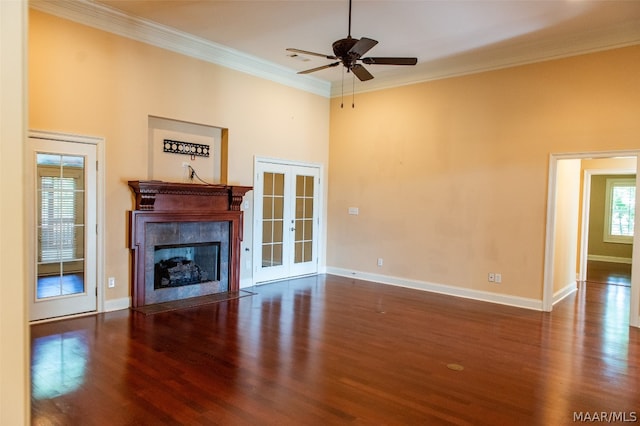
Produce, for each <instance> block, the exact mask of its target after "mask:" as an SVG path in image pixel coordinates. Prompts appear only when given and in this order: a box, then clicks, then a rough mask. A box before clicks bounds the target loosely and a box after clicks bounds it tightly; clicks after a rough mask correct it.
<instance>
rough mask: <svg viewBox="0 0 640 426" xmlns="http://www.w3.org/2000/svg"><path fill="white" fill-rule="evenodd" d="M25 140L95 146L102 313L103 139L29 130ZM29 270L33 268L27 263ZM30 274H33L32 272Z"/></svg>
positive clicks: (101, 305) (99, 305)
mask: <svg viewBox="0 0 640 426" xmlns="http://www.w3.org/2000/svg"><path fill="white" fill-rule="evenodd" d="M27 138H35V139H45V140H46V139H48V140H52V141H61V142H76V143H85V144H90V145H95V147H96V159H97V161H98V165H97V170H96V209H97V211H96V224H97V229H96V231H97V235H96V288H97V290H98V291H97V305H96V309H97V312H103V311H104V303H105V301H104V275H105V274H104V264H105V263H104V262H105V261H104V253H105V239H104V235H105V218H106V216H105V210H104V209H105V203H104V194H105V190H104V185H105V180H104V169H105V167H104V165H105V153H104V152H105V149H104V144H105V139H104V138H102V137H96V136H84V135H77V134H72V133H61V132H51V131H46V130H29V132H28V134H27ZM27 161H28V159H27ZM29 268H33V265H31V262H29ZM30 273H32V274H34V272H33V271H31V272H30Z"/></svg>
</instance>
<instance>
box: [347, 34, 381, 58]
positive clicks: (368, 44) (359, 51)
mask: <svg viewBox="0 0 640 426" xmlns="http://www.w3.org/2000/svg"><path fill="white" fill-rule="evenodd" d="M376 44H378V42H377V41H376V40H372V39H370V38H366V37H362V38H361V39H360V40H358V42H357V43H356V44H354V45H353V47H352V48H351V49H349V53H355V55H356V58H359V57H360V56H362V55H364V54H365V53H367V52H368V51H369V49H371V48H372V47H373V46H375V45H376Z"/></svg>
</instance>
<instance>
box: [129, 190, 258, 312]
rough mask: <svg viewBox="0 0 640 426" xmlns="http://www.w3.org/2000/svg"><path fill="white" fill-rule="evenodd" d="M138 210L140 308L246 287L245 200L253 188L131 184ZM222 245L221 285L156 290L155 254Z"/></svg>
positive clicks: (135, 285)
mask: <svg viewBox="0 0 640 426" xmlns="http://www.w3.org/2000/svg"><path fill="white" fill-rule="evenodd" d="M129 187H130V188H131V190H132V191H133V193H134V195H135V209H134V210H132V211H130V212H129V248H130V249H131V257H132V271H131V272H132V278H131V283H132V288H131V296H132V305H133V307H134V308H137V307H140V306H144V305H149V304H154V303H160V302H167V301H171V300H178V299H184V298H188V297H195V296H203V295H208V294H213V293H220V292H237V291H238V290H239V289H240V243H241V241H242V220H243V212H242V211H241V210H240V205H241V204H242V198H243V197H244V195H245V194H246V193H247V192H248V191H250V190H251V189H252V188H251V187H249V186H227V185H200V184H191V183H173V182H163V181H154V180H148V181H129ZM210 242H212V243H219V245H220V261H219V263H220V277H219V279H218V280H215V281H208V282H203V283H200V284H194V285H185V286H180V287H172V288H161V289H155V288H154V277H153V274H154V252H155V250H156V249H155V247H156V246H162V245H167V244H180V245H183V244H189V243H193V244H201V243H210Z"/></svg>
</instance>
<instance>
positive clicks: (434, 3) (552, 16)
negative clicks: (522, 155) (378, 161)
mask: <svg viewBox="0 0 640 426" xmlns="http://www.w3.org/2000/svg"><path fill="white" fill-rule="evenodd" d="M79 1H80V2H82V3H88V4H91V5H94V6H96V7H100V8H101V9H102V10H105V7H106V9H109V10H112V9H116V10H117V11H119V12H123V13H125V14H126V15H128V16H133V17H137V18H141V19H142V20H143V21H144V22H153V23H156V24H160V26H161V27H169V28H172V29H175V30H178V31H179V32H180V33H187V34H190V35H193V36H196V37H197V38H199V39H204V40H206V41H209V42H212V43H214V44H216V45H221V46H223V47H227V48H231V50H232V51H238V52H242V53H244V54H247V55H248V56H250V57H255V58H256V59H258V60H263V61H266V62H267V63H270V64H274V65H277V66H279V67H281V68H283V69H284V70H285V73H286V72H289V73H290V74H291V75H292V78H294V76H295V73H296V72H297V71H300V70H304V69H309V68H313V67H317V66H321V65H324V64H327V63H329V62H333V61H329V60H326V59H324V58H319V57H314V56H308V57H303V56H302V55H301V56H299V57H298V58H291V57H289V56H288V55H289V54H290V53H289V52H287V51H286V50H285V49H286V48H287V47H295V48H299V49H304V50H310V51H314V52H319V53H326V54H333V53H332V50H331V44H332V43H333V42H334V41H335V40H337V39H340V38H344V37H346V35H347V31H348V11H349V4H348V0H340V1H336V0H284V1H272V0H227V1H218V0H92V1H85V0H74V2H76V3H78V2H79ZM40 2H42V1H41V0H40ZM55 2H59V3H65V2H67V3H68V0H54V3H55ZM32 3H34V1H33V0H32ZM35 3H38V1H35ZM351 33H352V36H353V37H355V38H360V37H363V36H364V37H369V38H373V39H375V40H378V41H379V44H378V45H376V46H375V47H373V49H371V50H370V51H369V52H368V53H367V54H366V55H365V56H416V57H417V58H418V65H416V66H414V67H407V66H387V65H367V66H366V67H367V69H368V70H369V71H370V72H371V73H372V74H373V75H374V76H375V77H376V78H375V79H374V80H370V81H367V82H362V83H360V82H356V85H357V86H358V88H357V89H356V90H357V91H366V90H372V89H376V88H382V87H390V86H394V85H400V84H408V83H413V82H418V81H426V80H431V79H436V78H443V77H449V76H454V75H461V74H467V73H472V72H478V71H482V70H488V69H495V68H501V67H506V66H513V65H518V64H524V63H530V62H534V61H540V60H545V59H551V58H558V57H564V56H570V55H575V54H580V53H586V52H592V51H597V50H603V49H609V48H614V47H621V46H628V45H632V44H639V43H640V0H627V1H617V0H599V1H588V0H497V1H487V0H354V3H353V9H352V26H351ZM301 59H304V60H305V61H302V60H301ZM342 71H343V68H342V67H336V68H330V69H327V70H323V71H319V72H316V73H313V74H311V75H310V76H311V77H309V78H311V79H320V80H325V81H328V82H330V83H331V87H332V93H333V94H336V89H338V88H339V87H340V82H341V79H342V77H343V72H342ZM298 77H301V76H298ZM304 77H305V78H306V77H307V76H304ZM347 78H348V80H345V81H348V82H349V84H348V85H345V86H351V78H352V77H351V75H348V76H347Z"/></svg>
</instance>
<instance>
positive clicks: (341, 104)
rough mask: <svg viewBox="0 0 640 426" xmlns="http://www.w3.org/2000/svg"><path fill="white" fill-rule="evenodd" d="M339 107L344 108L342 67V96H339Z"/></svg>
mask: <svg viewBox="0 0 640 426" xmlns="http://www.w3.org/2000/svg"><path fill="white" fill-rule="evenodd" d="M340 108H344V68H343V69H342V97H341V98H340Z"/></svg>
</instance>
